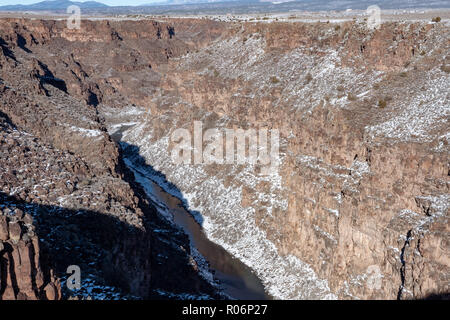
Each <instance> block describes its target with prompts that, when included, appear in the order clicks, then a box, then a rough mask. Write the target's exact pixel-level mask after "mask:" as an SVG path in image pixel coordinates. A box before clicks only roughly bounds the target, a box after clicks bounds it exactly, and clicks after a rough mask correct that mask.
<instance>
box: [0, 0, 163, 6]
mask: <svg viewBox="0 0 450 320" xmlns="http://www.w3.org/2000/svg"><path fill="white" fill-rule="evenodd" d="M41 1H42V0H0V6H4V5H9V4H32V3H37V2H41ZM73 1H78V2H85V1H83V0H73ZM96 1H97V2H102V3H104V4H107V5H110V6H120V5H129V6H135V5H140V4H146V3H152V2H159V1H158V0H96Z"/></svg>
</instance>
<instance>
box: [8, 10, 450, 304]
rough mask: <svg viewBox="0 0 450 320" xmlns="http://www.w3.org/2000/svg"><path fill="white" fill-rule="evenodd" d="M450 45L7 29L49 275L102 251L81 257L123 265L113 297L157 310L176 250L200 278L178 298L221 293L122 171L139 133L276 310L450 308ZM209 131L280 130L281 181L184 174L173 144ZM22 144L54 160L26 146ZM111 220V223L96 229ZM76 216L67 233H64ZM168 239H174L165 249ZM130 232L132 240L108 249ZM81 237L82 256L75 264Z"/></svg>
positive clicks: (195, 171) (196, 24)
mask: <svg viewBox="0 0 450 320" xmlns="http://www.w3.org/2000/svg"><path fill="white" fill-rule="evenodd" d="M449 32H450V30H449V28H448V25H445V24H443V23H435V24H430V23H424V22H414V23H413V22H405V23H384V24H383V25H382V26H381V27H380V28H379V29H376V30H370V29H368V28H367V26H366V24H365V22H363V21H353V22H343V23H340V24H333V23H277V22H274V23H221V22H214V21H209V20H206V19H199V20H195V19H164V21H152V20H141V21H114V20H111V21H82V28H81V29H80V30H69V29H67V28H66V27H65V24H64V21H51V20H44V21H40V20H33V21H31V20H25V19H4V20H1V21H0V47H1V50H0V65H1V73H0V79H1V81H0V97H1V102H0V111H2V112H3V113H4V114H5V116H7V118H5V119H8V121H9V122H8V123H11V124H9V126H12V125H14V126H16V127H17V128H18V131H15V130H17V129H11V128H12V127H11V128H10V129H7V130H9V131H5V132H7V134H6V135H4V137H5V138H4V140H2V145H1V147H2V148H7V149H4V150H5V152H4V153H3V152H2V156H3V155H6V154H14V153H11V152H13V151H14V150H17V153H18V154H24V155H28V154H30V155H33V157H34V158H31V159H33V160H32V161H30V162H31V163H32V165H31V167H30V166H24V164H26V163H27V161H29V160H30V158H27V157H29V156H27V157H26V158H23V157H19V156H18V157H17V158H16V157H11V156H5V157H4V159H5V160H4V162H2V170H1V171H0V174H1V175H2V179H1V180H0V183H2V186H1V187H2V189H0V191H2V190H3V192H4V194H5V195H6V196H9V197H11V196H13V197H15V198H14V199H15V200H14V201H19V200H20V201H22V203H23V202H25V203H31V204H33V205H35V206H37V207H36V208H37V209H36V210H42V211H44V212H47V211H48V213H44V214H42V215H34V217H35V219H36V218H39V217H41V218H40V219H38V220H39V226H41V227H39V228H43V229H42V230H45V232H44V233H45V234H47V233H48V234H49V236H48V237H47V238H46V237H44V238H43V239H44V243H46V245H45V250H44V249H42V248H41V250H40V252H41V253H42V252H43V251H46V252H47V253H46V259H47V260H45V261H48V263H49V264H48V267H47V266H46V268H47V269H46V270H49V269H51V268H54V269H55V273H56V274H58V272H59V274H61V273H62V272H63V270H62V269H63V268H62V266H66V265H67V262H68V261H64V262H58V263H56V264H55V267H53V265H52V259H54V258H55V256H56V252H57V251H58V252H60V251H61V250H64V246H63V245H60V246H58V245H57V244H56V243H61V242H60V241H61V239H62V238H64V237H66V236H67V237H69V238H72V237H73V238H76V237H78V234H82V235H83V239H82V240H81V241H86V242H89V245H88V246H86V245H83V246H79V247H80V249H79V251H77V252H79V256H80V258H79V259H78V260H79V261H85V264H86V265H87V266H86V268H87V270H90V269H89V268H90V267H89V266H88V265H89V261H90V259H92V255H88V256H87V257H82V256H83V255H84V253H83V252H85V251H83V250H85V249H82V248H90V250H91V251H92V252H95V251H98V248H101V250H100V252H101V253H102V256H101V258H99V261H107V262H112V263H107V265H109V266H112V267H111V268H107V267H105V269H102V268H100V270H102V271H101V273H98V274H96V275H95V272H94V271H92V272H93V274H94V275H95V276H96V277H98V279H101V280H99V281H101V282H102V281H103V282H104V283H106V284H114V285H117V286H118V287H121V288H125V291H126V292H128V293H130V294H132V295H136V296H143V297H148V296H149V295H148V292H150V291H151V290H152V289H151V287H152V285H153V286H154V288H157V287H164V285H165V284H166V285H167V287H166V288H165V289H164V290H168V291H170V290H173V289H176V287H177V283H176V282H177V281H176V280H174V279H164V276H163V273H164V270H163V269H164V263H163V261H162V260H158V259H160V258H158V257H160V256H158V254H157V252H158V250H164V252H165V253H166V252H172V253H171V254H169V256H172V257H173V259H175V260H177V261H178V260H179V261H178V262H177V263H176V264H175V265H173V267H172V268H173V269H171V270H173V274H176V273H177V268H178V266H183V268H184V269H182V270H184V271H183V272H182V273H181V274H182V275H183V276H181V277H180V278H175V279H184V280H183V281H181V282H179V283H178V285H179V288H178V291H179V292H186V291H187V290H188V289H189V285H188V283H187V282H186V281H187V280H189V282H190V283H195V284H196V285H195V286H193V287H195V290H194V291H196V292H208V294H210V295H214V294H213V293H212V292H213V291H211V290H212V289H211V288H209V287H208V285H207V284H205V283H204V281H203V280H201V279H197V277H196V275H195V272H194V271H195V263H192V264H189V262H186V261H191V260H190V259H189V255H190V253H189V245H188V244H187V239H185V237H184V236H183V234H182V233H180V232H179V231H174V230H172V229H171V228H172V227H171V226H170V225H169V224H168V225H165V222H163V221H159V220H158V219H159V218H158V215H157V214H156V213H155V211H154V210H153V209H152V208H151V207H152V205H151V203H148V201H147V200H145V197H144V196H143V192H142V191H141V190H140V187H139V186H138V184H136V183H134V182H133V181H132V180H133V179H132V175H131V174H130V173H129V172H128V171H127V168H126V167H125V166H124V164H123V162H122V161H121V157H120V149H119V148H118V147H117V145H116V144H115V143H114V142H113V141H112V140H111V138H110V135H114V134H116V133H117V131H118V128H121V127H123V126H126V127H127V130H125V131H124V132H121V138H122V140H123V141H124V142H126V143H128V144H129V145H134V146H137V147H139V152H140V153H141V156H142V157H144V158H145V159H146V161H147V163H148V164H150V165H151V166H153V167H154V168H155V170H158V171H160V172H161V173H163V174H164V175H165V176H166V177H167V179H168V180H169V182H171V183H173V184H174V185H176V186H177V188H178V189H179V190H181V192H182V193H183V195H184V196H185V199H188V200H187V206H189V208H191V209H193V210H196V211H199V212H201V214H202V215H203V218H204V220H205V221H206V223H204V228H205V232H206V233H207V235H208V237H209V238H210V239H212V240H213V241H215V242H217V243H219V244H221V245H222V246H223V247H224V248H226V249H227V250H228V251H230V252H231V253H233V254H234V255H235V256H237V257H239V258H240V259H241V260H242V261H244V262H245V263H246V264H248V265H249V266H250V267H252V268H253V269H254V270H255V272H256V274H257V275H258V276H259V277H260V278H261V279H262V281H263V282H264V284H265V286H266V288H267V290H268V292H269V293H270V294H271V295H272V296H274V297H275V298H285V299H316V298H340V299H357V298H362V299H368V298H374V299H397V298H400V299H421V298H427V297H430V296H432V297H433V296H446V295H448V292H449V271H448V270H449V265H450V260H449V250H450V249H449V243H450V242H449V235H450V234H449V224H448V217H449V216H448V214H449V210H448V209H449V204H450V200H449V162H448V159H449V147H448V137H449V132H448V128H449V125H448V118H449V105H450V104H449V87H448V83H449V74H448V70H449V67H448V66H449V65H450V60H449V59H450V52H449V47H448V45H449V44H448V38H449ZM193 121H202V123H203V126H204V129H208V128H219V129H224V128H243V129H247V128H250V127H252V128H261V127H262V128H268V129H278V130H279V132H280V141H281V144H280V157H281V164H280V166H279V168H278V171H276V172H272V174H271V175H268V176H262V175H260V174H259V173H258V168H257V167H256V168H254V167H251V166H238V165H230V164H228V165H219V164H212V165H206V164H201V165H195V166H194V165H185V166H180V165H176V164H174V163H173V162H172V160H171V154H170V153H171V148H172V147H173V145H172V142H171V141H170V137H171V134H172V133H173V131H174V130H176V129H179V128H187V129H189V130H191V129H192V125H193ZM8 128H9V127H8ZM5 130H6V129H5ZM16 136H21V137H22V136H23V138H21V139H28V140H30V141H31V142H32V141H35V142H34V143H37V144H38V145H39V147H28V148H29V150H28V151H27V150H22V148H25V147H24V145H25V144H24V142H21V141H20V142H18V141H19V140H17V139H19V138H16ZM7 137H9V138H8V140H6V138H7ZM36 139H37V140H36ZM28 140H27V141H28ZM3 141H5V142H3ZM7 141H12V142H11V143H10V142H7ZM31 142H30V143H31ZM15 144H16V145H17V146H15ZM31 145H32V144H31ZM32 146H33V145H32ZM6 150H7V151H6ZM39 150H40V151H39ZM14 152H15V151H14ZM16 159H17V161H18V162H17V163H16V162H14V161H16ZM24 159H28V160H27V161H25V160H24ZM51 159H54V163H52V164H50V165H48V163H49V161H51ZM3 166H4V167H3ZM33 166H35V167H36V168H35V169H33V168H32V167H33ZM39 166H44V167H45V168H39ZM4 168H8V169H4ZM52 169H53V170H52ZM26 170H28V171H26ZM13 171H14V172H13ZM47 171H48V172H49V177H45V176H42V173H43V172H47ZM53 171H54V172H53ZM33 172H34V173H33ZM33 179H34V181H33ZM146 201H147V202H146ZM54 211H56V212H61V213H60V214H58V215H55V214H53V212H54ZM80 212H82V213H80ZM99 214H100V215H99ZM84 216H85V218H84ZM97 216H99V217H97ZM104 216H106V217H107V218H105V217H104ZM91 217H97V218H92V219H93V220H91ZM100 217H101V218H100ZM52 219H56V220H54V221H53V220H52ZM58 219H59V220H58ZM72 219H73V220H72ZM84 219H87V220H84ZM96 219H100V220H98V221H102V219H106V220H108V219H112V221H109V222H102V225H108V227H105V228H103V229H102V228H101V227H99V226H98V225H99V223H97V225H95V226H92V227H91V228H87V229H88V230H83V231H82V232H81V230H80V232H78V231H77V230H78V229H79V228H80V226H82V225H83V226H84V225H85V223H87V221H97V220H96ZM62 220H63V221H65V222H64V228H63V230H64V232H62V233H61V234H59V233H58V232H56V233H54V232H51V230H52V229H53V228H55V229H58V228H57V226H58V224H59V223H61V221H62ZM71 221H73V222H71ZM119 221H120V223H119ZM158 221H159V222H158ZM116 222H117V223H118V224H119V226H117V223H116ZM161 224H163V225H165V228H168V230H172V231H174V232H173V233H174V236H173V237H172V236H171V237H168V236H167V233H158V234H159V237H162V236H161V235H160V234H164V237H165V238H164V239H163V238H158V236H154V237H152V236H149V235H148V233H151V232H150V230H151V229H152V228H156V227H155V225H161ZM129 226H132V230H129V228H130V227H129ZM72 229H73V230H74V231H70V230H72ZM100 230H103V231H100ZM0 232H1V229H0ZM111 232H112V234H114V237H113V238H114V239H117V242H116V241H113V242H109V241H107V240H106V239H110V238H109V236H107V235H106V234H108V235H109V234H110V233H111ZM76 235H77V236H76ZM122 240H123V241H122ZM72 241H73V239H70V240H69V239H68V240H67V242H63V243H64V245H66V244H67V245H68V246H69V248H71V250H72V249H73V248H76V247H77V246H75V245H72V246H70V243H72ZM173 243H177V244H178V245H181V246H182V247H183V248H184V249H183V250H181V251H179V250H178V251H176V250H175V251H174V250H173V249H171V248H173V247H174V246H173V245H172V244H173ZM158 244H159V245H158ZM178 245H177V246H175V247H179V246H178ZM57 248H58V249H57ZM161 248H163V249H161ZM52 250H53V251H52ZM55 250H56V251H55ZM170 250H172V251H170ZM149 251H150V252H153V253H151V254H150V256H151V258H150V260H147V258H145V257H148V256H146V255H145V252H147V253H148V252H149ZM128 252H133V254H129V253H128ZM180 252H185V254H184V255H181V256H180V255H179V253H180ZM164 255H165V254H164ZM63 257H64V255H63ZM131 257H135V259H132V258H131ZM180 257H181V258H180ZM62 259H63V258H62ZM130 259H131V260H130ZM95 261H97V260H95ZM53 263H54V262H53ZM94 265H95V264H94ZM58 266H60V267H59V269H58ZM92 269H95V267H92ZM111 269H112V270H111ZM132 269H134V270H139V273H138V275H135V276H133V275H131V274H130V273H129V272H130V271H129V270H132ZM193 270H194V271H193ZM45 272H47V274H49V271H45ZM127 272H128V273H129V276H125V277H123V276H120V277H118V276H117V275H118V274H123V273H124V274H127ZM170 272H172V271H170ZM155 274H156V275H155ZM187 274H189V276H186V275H187ZM158 275H159V276H158ZM44 278H45V277H44ZM2 279H3V278H2ZM46 279H47V280H46V281H47V282H48V283H55V282H54V281H53V280H52V279H51V278H49V277H47V278H46ZM119 279H122V283H120V281H119ZM136 279H139V281H137V280H136ZM152 279H153V280H152ZM44 282H45V281H44ZM40 287H42V285H40ZM37 288H39V286H37ZM24 290H25V291H26V292H28V291H29V289H24ZM27 290H28V291H27ZM37 290H38V289H37ZM149 290H150V291H149ZM164 290H163V291H164ZM33 292H35V291H33ZM146 293H147V295H146ZM37 294H40V292H39V290H38V291H37ZM27 296H28V294H27ZM150 296H151V294H150Z"/></svg>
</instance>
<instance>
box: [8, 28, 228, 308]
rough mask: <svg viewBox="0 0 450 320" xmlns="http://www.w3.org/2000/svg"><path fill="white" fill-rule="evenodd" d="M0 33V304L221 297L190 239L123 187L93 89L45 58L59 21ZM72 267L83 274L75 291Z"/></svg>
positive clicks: (127, 180) (127, 181)
mask: <svg viewBox="0 0 450 320" xmlns="http://www.w3.org/2000/svg"><path fill="white" fill-rule="evenodd" d="M28 22H30V21H28ZM35 23H37V25H34V24H35ZM0 24H1V29H0V45H1V50H0V121H1V122H0V124H1V130H0V212H1V214H0V238H1V239H0V240H1V241H0V299H61V298H65V299H67V298H77V299H78V298H81V299H86V298H88V297H89V298H93V299H119V298H132V299H135V298H149V297H156V298H158V297H165V295H162V294H161V293H166V292H168V293H170V294H172V295H173V296H174V297H177V295H181V294H189V295H191V296H192V297H195V296H200V295H201V296H203V297H205V296H206V297H220V294H219V293H217V289H216V288H214V287H212V286H211V284H209V282H207V281H206V280H205V279H204V278H203V277H201V276H200V275H199V273H198V267H197V265H196V262H195V260H194V259H193V258H192V256H191V253H190V244H189V240H188V238H187V236H186V235H184V234H183V233H182V232H181V231H180V230H178V229H177V228H175V227H173V226H172V225H170V224H167V223H166V222H165V221H164V219H162V218H161V217H159V215H158V214H157V212H156V210H155V208H154V206H153V204H152V203H150V202H149V201H148V200H147V199H146V198H145V197H144V196H143V192H142V191H141V190H140V187H139V186H138V185H137V184H136V183H135V182H134V180H133V179H132V178H131V177H132V175H131V174H130V172H129V171H128V169H127V168H126V167H125V165H124V164H123V161H122V158H121V154H120V150H119V149H118V146H117V145H116V143H115V142H114V141H112V140H111V138H110V136H109V135H108V133H107V132H106V129H105V127H104V125H103V124H102V119H101V118H100V117H99V115H98V111H97V110H96V108H95V106H96V105H97V104H98V99H97V97H96V96H95V93H94V92H93V91H95V88H97V87H96V85H95V84H93V83H88V82H86V83H85V82H81V81H80V82H77V83H78V84H80V83H81V87H80V88H81V89H80V91H79V92H77V91H76V90H75V91H72V87H71V84H73V83H72V82H70V80H73V79H72V78H69V79H63V78H60V77H58V76H57V75H56V74H55V70H54V69H52V68H51V67H50V66H49V65H47V64H46V63H45V62H43V61H42V60H41V55H42V57H45V58H47V59H48V58H50V57H51V55H50V54H49V53H48V52H47V53H46V54H43V52H45V50H46V49H45V48H43V47H42V46H43V45H44V44H45V43H47V42H49V41H50V38H52V37H53V36H55V35H54V34H53V33H52V30H54V27H53V25H54V24H55V23H53V22H52V23H47V22H30V25H27V23H25V22H24V21H3V20H2V21H0ZM164 27H165V26H164ZM126 29H127V30H132V28H131V29H128V27H127V28H126ZM92 31H93V32H94V35H97V36H100V34H97V32H98V30H95V29H93V30H92ZM102 35H103V34H102ZM55 37H58V39H59V40H62V39H61V38H59V35H58V36H55ZM91 40H92V39H91ZM56 42H57V41H56ZM33 44H34V45H38V44H39V45H40V46H41V47H40V49H41V50H42V52H41V54H38V53H34V52H33V51H32V50H34V49H35V48H33V47H32V45H33ZM30 48H31V49H30ZM75 51H76V50H74V52H75ZM59 57H61V59H62V60H65V59H68V61H72V62H71V63H72V64H71V66H72V67H73V69H67V71H68V72H70V74H73V75H74V74H75V73H78V75H80V76H82V75H83V74H84V71H82V69H81V66H79V64H77V63H76V62H73V56H71V55H70V54H68V55H67V56H66V55H64V54H60V55H59ZM71 59H72V60H71ZM55 63H58V65H59V64H61V65H64V64H63V62H62V61H59V60H58V61H55ZM146 67H148V66H146ZM74 76H75V75H74ZM86 77H87V76H86ZM68 80H69V81H68ZM156 229H157V230H158V233H156V232H153V230H156ZM161 230H164V233H163V234H161ZM166 234H170V235H171V237H170V238H169V239H167V235H166ZM161 257H164V260H163V261H161ZM162 262H164V264H163V263H162ZM70 265H78V266H79V267H80V268H81V272H82V277H81V280H82V283H81V289H80V290H78V291H75V292H74V291H70V290H68V289H67V287H66V286H65V282H66V278H67V277H68V274H66V270H67V268H68V267H69V266H70Z"/></svg>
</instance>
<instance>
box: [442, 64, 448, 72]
mask: <svg viewBox="0 0 450 320" xmlns="http://www.w3.org/2000/svg"><path fill="white" fill-rule="evenodd" d="M441 71H444V72H447V73H450V65H445V64H443V65H442V66H441Z"/></svg>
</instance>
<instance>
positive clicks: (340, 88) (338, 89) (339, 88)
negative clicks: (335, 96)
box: [336, 85, 345, 92]
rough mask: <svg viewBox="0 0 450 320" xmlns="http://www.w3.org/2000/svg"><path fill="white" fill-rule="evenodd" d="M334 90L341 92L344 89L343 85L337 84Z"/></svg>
mask: <svg viewBox="0 0 450 320" xmlns="http://www.w3.org/2000/svg"><path fill="white" fill-rule="evenodd" d="M336 90H337V91H339V92H342V91H344V90H345V88H344V87H343V86H341V85H339V86H337V87H336Z"/></svg>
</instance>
